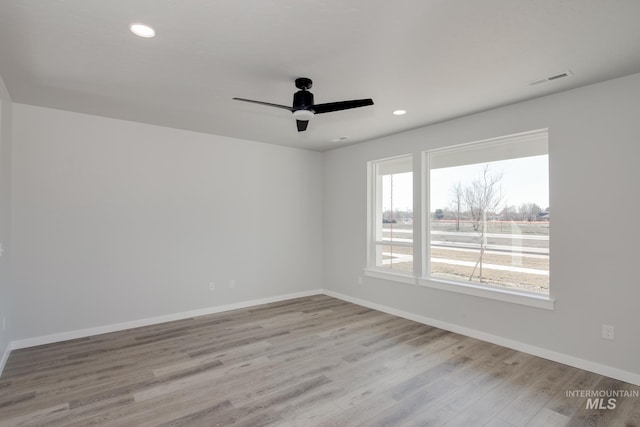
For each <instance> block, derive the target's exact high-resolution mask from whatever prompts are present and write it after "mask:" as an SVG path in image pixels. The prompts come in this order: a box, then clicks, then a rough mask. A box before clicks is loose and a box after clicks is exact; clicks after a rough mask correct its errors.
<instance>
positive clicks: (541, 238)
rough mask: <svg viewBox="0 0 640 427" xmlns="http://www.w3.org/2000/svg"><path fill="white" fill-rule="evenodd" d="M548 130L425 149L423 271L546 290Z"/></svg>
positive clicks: (438, 277) (457, 280)
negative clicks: (426, 202) (425, 198)
mask: <svg viewBox="0 0 640 427" xmlns="http://www.w3.org/2000/svg"><path fill="white" fill-rule="evenodd" d="M548 152H549V151H548V135H547V131H546V130H544V131H537V132H531V133H527V134H520V135H515V136H510V137H504V138H497V139H494V140H491V141H486V142H480V143H473V144H465V145H462V146H457V147H453V148H447V149H440V150H433V151H429V152H427V153H426V159H427V164H428V178H427V180H428V182H427V185H426V186H425V188H426V189H427V192H428V195H427V200H428V206H429V210H428V212H429V218H427V221H426V222H427V224H428V229H427V230H428V232H427V242H426V248H425V251H424V252H425V253H426V254H428V255H427V259H426V265H427V279H428V280H432V281H433V280H435V281H439V282H448V283H449V284H451V285H456V284H457V285H467V286H469V285H471V286H474V287H476V288H484V289H489V290H490V289H494V290H503V291H505V290H506V291H509V292H513V293H518V294H520V293H521V294H530V295H534V296H543V297H548V296H549V224H550V219H549V216H550V214H549V167H548V164H549V156H548Z"/></svg>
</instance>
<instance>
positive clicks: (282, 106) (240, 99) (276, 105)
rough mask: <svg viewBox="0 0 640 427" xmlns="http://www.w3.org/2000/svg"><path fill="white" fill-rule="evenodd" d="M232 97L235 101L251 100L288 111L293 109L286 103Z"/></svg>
mask: <svg viewBox="0 0 640 427" xmlns="http://www.w3.org/2000/svg"><path fill="white" fill-rule="evenodd" d="M233 99H235V100H236V101H244V102H252V103H254V104H260V105H266V106H267V107H276V108H282V109H284V110H288V111H293V108H291V107H287V106H286V105H280V104H272V103H271V102H262V101H254V100H253V99H244V98H233Z"/></svg>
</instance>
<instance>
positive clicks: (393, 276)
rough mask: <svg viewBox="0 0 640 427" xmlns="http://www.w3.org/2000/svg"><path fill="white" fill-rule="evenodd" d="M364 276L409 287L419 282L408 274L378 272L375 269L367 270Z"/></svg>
mask: <svg viewBox="0 0 640 427" xmlns="http://www.w3.org/2000/svg"><path fill="white" fill-rule="evenodd" d="M364 275H365V276H368V277H374V278H376V279H382V280H390V281H392V282H400V283H406V284H408V285H416V284H417V283H418V280H417V279H416V278H415V277H414V276H409V275H408V274H402V273H396V272H391V271H386V270H384V271H383V270H378V269H373V268H365V269H364Z"/></svg>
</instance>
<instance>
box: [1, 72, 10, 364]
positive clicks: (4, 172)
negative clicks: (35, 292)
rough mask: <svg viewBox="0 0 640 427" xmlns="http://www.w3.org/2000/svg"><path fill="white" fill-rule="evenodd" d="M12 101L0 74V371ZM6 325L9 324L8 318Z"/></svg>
mask: <svg viewBox="0 0 640 427" xmlns="http://www.w3.org/2000/svg"><path fill="white" fill-rule="evenodd" d="M12 111H13V104H12V102H11V97H10V96H9V93H8V92H7V88H6V87H5V85H4V81H3V80H2V77H0V244H1V245H2V256H0V372H2V367H3V365H4V359H3V357H4V355H5V351H6V350H7V345H8V343H9V338H8V332H7V331H5V330H3V327H4V325H3V323H4V322H3V320H4V319H5V318H7V316H8V314H9V313H8V310H9V299H8V298H9V283H10V271H9V256H10V251H9V248H10V235H11V122H12ZM6 320H7V321H8V323H7V326H8V327H10V326H11V321H10V319H6Z"/></svg>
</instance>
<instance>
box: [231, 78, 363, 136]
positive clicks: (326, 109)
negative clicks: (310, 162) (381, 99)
mask: <svg viewBox="0 0 640 427" xmlns="http://www.w3.org/2000/svg"><path fill="white" fill-rule="evenodd" d="M295 85H296V87H297V88H298V89H300V90H298V91H297V92H296V93H294V94H293V106H291V107H287V106H286V105H280V104H272V103H270V102H262V101H254V100H252V99H245V98H233V99H235V100H236V101H244V102H251V103H254V104H261V105H266V106H268V107H275V108H282V109H285V110H289V111H291V112H292V113H293V117H294V118H295V119H296V126H297V128H298V132H303V131H305V130H307V126H308V125H309V120H311V119H312V118H313V116H314V115H315V114H323V113H331V112H333V111H340V110H348V109H351V108H359V107H366V106H368V105H373V100H372V99H371V98H367V99H354V100H351V101H338V102H329V103H326V104H314V102H313V94H312V93H311V92H309V89H311V87H312V86H313V82H312V81H311V79H309V78H307V77H300V78H297V79H296V81H295Z"/></svg>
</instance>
